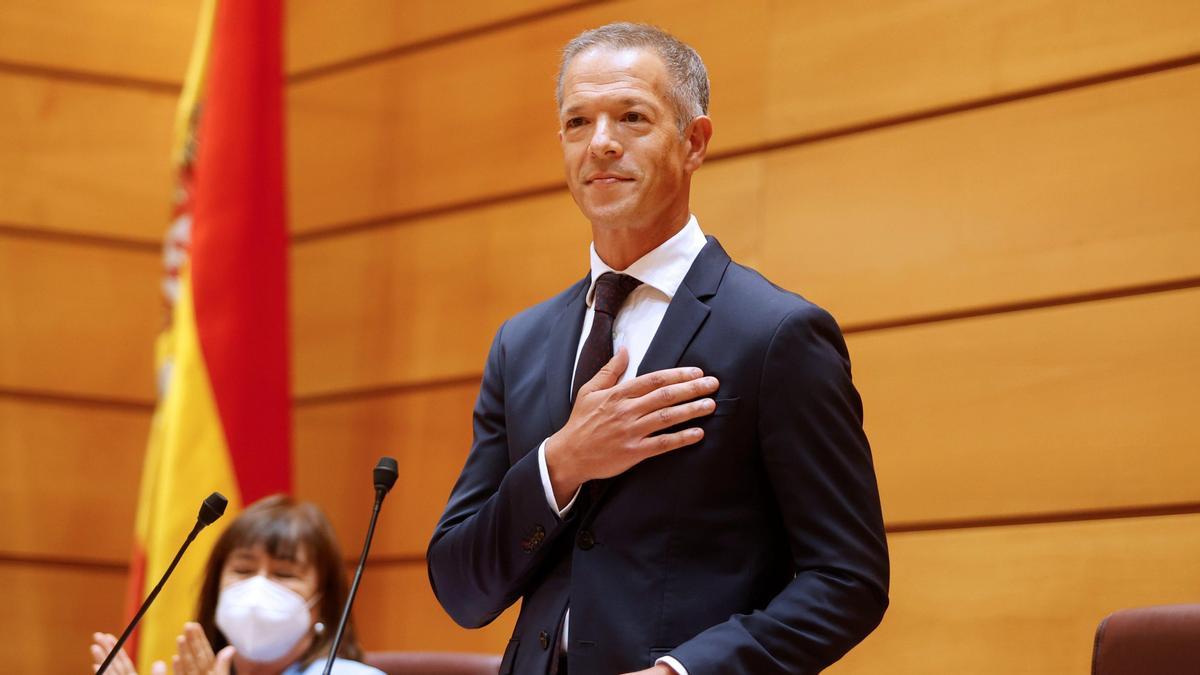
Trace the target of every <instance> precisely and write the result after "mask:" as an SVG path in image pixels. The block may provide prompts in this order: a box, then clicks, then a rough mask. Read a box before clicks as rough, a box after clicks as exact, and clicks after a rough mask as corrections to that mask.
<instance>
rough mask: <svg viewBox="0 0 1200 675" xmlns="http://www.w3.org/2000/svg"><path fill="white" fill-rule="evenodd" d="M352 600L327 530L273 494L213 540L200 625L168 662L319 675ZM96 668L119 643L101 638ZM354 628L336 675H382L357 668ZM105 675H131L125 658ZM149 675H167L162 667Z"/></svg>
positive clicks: (178, 668)
mask: <svg viewBox="0 0 1200 675" xmlns="http://www.w3.org/2000/svg"><path fill="white" fill-rule="evenodd" d="M348 594H349V584H347V582H346V576H345V573H344V571H343V562H342V557H341V553H340V552H339V551H338V546H337V541H336V540H335V539H334V537H333V528H332V527H331V526H330V524H329V521H328V520H327V519H326V518H325V515H324V514H323V513H321V510H320V509H319V508H318V507H317V506H316V505H315V504H311V503H308V502H296V501H294V500H292V499H291V498H290V497H285V496H283V495H276V496H273V497H267V498H265V499H262V500H260V501H258V502H255V503H254V504H253V505H251V506H250V507H249V508H247V509H246V510H245V511H242V513H241V514H239V515H238V517H237V518H236V519H234V521H233V522H232V523H230V525H229V528H228V529H227V530H225V532H224V533H223V534H221V536H220V538H219V539H217V543H216V545H215V546H214V547H213V550H212V554H211V555H210V556H209V558H208V565H207V567H206V568H205V573H204V583H203V584H202V585H201V587H200V602H199V604H198V606H197V610H196V615H197V622H196V623H188V624H185V625H184V629H183V634H182V635H180V636H179V638H178V639H177V641H176V644H177V646H178V653H177V654H176V655H175V656H174V657H173V658H172V664H173V670H174V672H175V673H176V675H209V674H210V673H217V674H218V675H224V674H225V673H229V672H230V664H232V665H233V667H234V669H236V670H235V672H237V674H238V675H320V673H322V672H323V671H324V668H325V658H324V657H325V655H327V654H328V653H329V647H330V645H331V644H332V642H333V633H334V631H335V630H336V629H337V623H338V619H339V618H340V617H341V612H342V606H343V605H344V604H345V602H346V597H347V595H348ZM94 638H95V644H93V645H92V648H91V651H92V659H93V661H95V664H96V667H99V665H100V663H102V662H103V661H104V658H105V656H107V655H108V652H109V650H111V649H112V648H113V646H115V645H116V642H117V640H116V638H114V637H113V636H112V635H109V634H106V633H105V634H102V633H97V634H95V636H94ZM361 658H362V649H360V648H359V646H358V641H357V639H356V638H355V634H354V624H353V622H350V623H349V624H348V625H347V626H346V633H345V635H344V636H343V638H342V644H341V646H340V648H339V649H338V658H337V659H336V660H335V661H334V665H333V670H332V672H333V673H336V674H338V675H368V674H375V675H381V674H380V671H378V670H376V669H374V668H371V667H370V666H366V665H363V664H361V663H356V661H358V660H360V659H361ZM107 672H109V673H113V674H114V675H137V673H136V671H135V670H134V667H133V662H132V661H131V660H130V659H129V657H128V656H127V655H126V654H124V653H121V654H119V655H118V656H117V658H115V659H113V662H112V664H111V665H110V666H109V669H108V671H107ZM154 673H155V674H156V675H157V674H159V673H162V674H165V673H166V665H165V664H164V663H162V662H161V661H160V662H158V663H156V664H155V665H154Z"/></svg>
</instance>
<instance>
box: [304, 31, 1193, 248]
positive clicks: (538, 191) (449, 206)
mask: <svg viewBox="0 0 1200 675" xmlns="http://www.w3.org/2000/svg"><path fill="white" fill-rule="evenodd" d="M1197 64H1200V54H1189V55H1187V56H1184V57H1180V58H1175V59H1169V60H1166V61H1158V62H1155V63H1150V64H1144V65H1141V66H1136V67H1132V68H1124V69H1121V70H1115V71H1111V72H1107V73H1103V74H1099V75H1092V76H1087V77H1081V78H1075V79H1071V80H1064V81H1061V82H1057V83H1053V84H1048V85H1043V86H1038V87H1032V88H1029V89H1023V90H1019V91H1015V92H1011V93H1008V94H1001V95H998V96H988V97H983V98H977V99H971V100H968V101H960V102H958V103H953V104H948V105H943V106H936V107H933V108H927V109H925V110H919V111H916V112H911V113H904V114H898V115H890V116H886V117H881V118H878V119H875V120H869V121H866V122H862V123H857V124H852V125H846V126H841V127H833V128H830V129H825V130H818V131H814V132H811V133H806V134H800V135H797V136H789V137H786V138H782V139H778V140H774V141H768V142H763V143H756V144H751V145H746V146H743V147H739V148H731V149H729V150H725V151H722V152H715V153H713V154H712V155H710V156H709V157H708V159H707V160H706V161H708V162H722V161H726V160H730V159H737V158H741V157H746V156H748V155H755V154H769V153H772V152H777V151H781V150H787V149H793V148H797V147H802V146H806V145H815V144H818V143H823V142H826V141H831V140H835V139H839V138H844V137H847V136H853V135H856V134H863V133H868V132H872V131H879V130H883V129H889V128H894V127H899V126H903V125H906V124H914V123H918V122H924V121H927V120H934V119H940V118H944V117H950V116H953V115H957V114H960V113H967V112H972V111H976V110H981V109H983V108H989V107H992V106H999V105H1004V104H1008V103H1014V102H1018V101H1024V100H1028V99H1032V98H1036V97H1040V96H1048V95H1052V94H1059V93H1064V92H1069V91H1074V90H1078V89H1084V88H1087V87H1094V86H1100V85H1104V84H1110V83H1113V82H1117V81H1120V80H1125V79H1132V78H1136V77H1141V76H1144V75H1152V74H1156V73H1161V72H1166V71H1170V70H1176V69H1180V68H1187V67H1190V66H1194V65H1197ZM565 189H566V183H565V182H562V181H558V182H555V183H553V184H546V185H538V186H533V187H528V188H522V189H519V190H513V191H510V192H503V193H496V194H492V195H485V196H481V197H473V198H471V199H467V200H463V201H457V202H450V203H446V204H442V205H436V206H431V207H422V208H420V209H413V210H408V211H397V212H393V213H389V214H383V215H379V216H372V217H370V218H364V219H359V220H352V221H346V222H342V223H330V224H327V225H318V226H315V227H311V228H306V229H304V230H302V231H299V232H295V233H294V234H292V241H293V242H294V243H297V244H307V243H310V242H314V241H320V240H322V239H327V238H329V237H334V236H342V235H348V234H356V233H359V232H363V231H367V230H374V229H381V228H388V227H396V226H403V225H405V224H407V223H411V222H414V221H418V220H421V219H424V218H429V217H432V216H441V215H447V214H453V213H460V212H464V211H471V210H474V209H478V208H482V207H487V206H495V205H499V204H506V203H512V202H517V201H521V200H524V199H528V198H531V197H538V196H542V195H547V194H553V193H554V192H558V191H560V190H565Z"/></svg>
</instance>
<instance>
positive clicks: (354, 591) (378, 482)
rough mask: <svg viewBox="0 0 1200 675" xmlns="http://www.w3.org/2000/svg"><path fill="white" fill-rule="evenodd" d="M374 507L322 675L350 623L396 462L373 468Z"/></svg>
mask: <svg viewBox="0 0 1200 675" xmlns="http://www.w3.org/2000/svg"><path fill="white" fill-rule="evenodd" d="M374 474H375V505H374V506H373V507H372V508H371V524H370V525H368V526H367V538H366V541H364V542H363V549H362V554H361V555H360V556H359V557H358V567H357V568H355V570H354V581H353V582H351V584H350V595H349V597H347V598H346V605H345V606H344V607H343V608H342V618H341V619H340V620H339V621H338V626H337V632H336V633H334V635H333V644H331V645H330V646H329V658H327V659H326V660H325V670H324V671H323V675H330V671H332V669H333V661H334V659H335V658H337V652H338V648H339V647H341V644H342V636H343V635H344V634H345V632H346V624H348V623H350V608H351V607H353V606H354V597H355V596H356V595H358V584H359V582H360V581H362V575H363V569H364V568H365V567H366V566H367V553H368V552H370V550H371V540H372V539H374V538H375V522H376V521H377V520H378V519H379V510H380V508H381V507H382V506H383V498H384V497H385V496H387V493H388V490H391V489H392V485H394V484H395V483H396V476H397V474H398V467H397V464H396V460H394V459H392V458H391V457H383V458H381V459H380V460H379V463H378V464H377V465H376V466H375V471H374Z"/></svg>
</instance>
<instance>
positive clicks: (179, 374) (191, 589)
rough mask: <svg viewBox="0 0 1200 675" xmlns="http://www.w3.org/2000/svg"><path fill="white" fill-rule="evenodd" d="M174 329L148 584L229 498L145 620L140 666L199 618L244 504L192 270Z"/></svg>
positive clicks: (147, 486) (163, 655)
mask: <svg viewBox="0 0 1200 675" xmlns="http://www.w3.org/2000/svg"><path fill="white" fill-rule="evenodd" d="M174 314H175V316H174V319H175V321H174V326H173V329H172V330H171V331H170V332H169V333H166V334H164V335H165V336H169V339H170V341H171V343H172V344H171V347H172V351H173V352H174V366H173V372H172V373H171V382H170V385H169V386H168V387H167V391H166V393H165V396H164V398H163V400H162V402H161V403H160V405H159V409H158V411H157V412H156V413H155V417H154V427H153V429H152V431H151V434H150V445H149V448H148V450H147V453H146V465H145V466H146V468H145V473H144V475H143V476H142V487H141V501H140V503H139V509H138V521H137V527H138V534H139V538H140V539H141V541H142V542H143V544H144V546H145V553H146V576H145V589H144V590H145V592H146V593H148V592H149V591H150V589H151V588H153V587H154V584H155V583H157V581H158V578H159V577H160V576H161V575H162V573H163V572H164V571H166V569H167V566H168V565H169V564H170V563H171V559H172V558H173V557H174V555H175V551H176V550H177V549H178V548H179V545H180V544H182V543H183V540H184V538H185V537H186V536H187V533H188V532H189V531H190V530H191V528H192V526H193V525H195V523H196V513H197V511H198V510H199V507H200V502H202V501H203V500H204V498H205V497H207V496H208V494H209V493H210V492H213V491H214V490H215V491H218V492H220V493H222V494H224V495H225V496H226V497H228V498H229V508H228V510H227V511H226V512H225V516H224V517H223V518H221V520H219V521H217V523H216V524H214V525H213V526H212V527H209V528H207V529H206V530H204V531H203V532H202V533H201V534H200V535H199V536H198V537H197V538H196V541H195V542H193V543H192V545H191V547H190V548H189V549H188V552H187V554H186V555H185V556H184V557H183V560H181V561H180V563H179V566H178V567H177V568H176V569H175V572H174V573H173V575H172V577H171V582H170V583H168V584H167V585H166V586H165V587H164V588H163V590H162V593H161V594H160V595H159V597H158V600H157V601H156V602H155V604H154V607H153V608H151V609H150V611H149V612H148V613H147V615H146V617H145V618H144V619H143V621H142V625H141V629H140V630H141V637H140V639H139V641H138V659H137V660H138V672H142V673H149V672H150V665H151V663H152V662H153V661H155V660H160V659H161V660H166V661H168V662H170V658H171V656H173V655H174V654H175V637H176V636H177V635H179V632H180V630H181V629H182V628H183V624H184V622H186V621H191V620H194V618H195V611H196V601H197V598H198V597H199V591H200V584H201V582H202V580H203V579H202V576H203V570H204V565H205V563H206V562H207V561H208V554H209V551H211V550H212V546H213V544H214V543H215V542H216V539H217V536H218V535H219V534H220V532H221V531H223V529H224V526H225V525H227V524H228V523H229V522H230V521H231V520H232V519H233V518H234V517H235V516H236V515H237V513H238V511H239V510H240V509H241V507H242V503H241V495H240V494H239V492H238V488H237V482H236V480H235V477H234V472H233V464H232V462H231V460H230V456H229V450H228V448H227V447H226V443H225V437H224V432H223V430H222V428H221V421H220V419H219V418H218V416H217V408H216V404H215V401H214V399H213V394H212V387H211V386H210V384H209V378H208V372H207V370H206V367H205V363H204V357H203V354H202V353H201V351H200V340H199V336H198V333H197V332H196V320H195V316H196V315H195V311H194V306H193V304H192V285H191V274H190V272H189V271H187V270H186V269H185V270H184V272H183V274H182V275H181V278H180V286H179V299H178V304H176V306H175V313H174Z"/></svg>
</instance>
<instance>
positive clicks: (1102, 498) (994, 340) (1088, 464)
mask: <svg viewBox="0 0 1200 675" xmlns="http://www.w3.org/2000/svg"><path fill="white" fill-rule="evenodd" d="M1130 317H1137V320H1136V321H1134V320H1131V319H1130ZM848 342H849V346H850V351H851V357H852V359H853V361H854V368H855V378H856V382H857V383H858V386H859V389H860V391H861V393H862V395H863V398H864V400H865V402H866V418H867V432H868V435H869V436H870V438H871V441H872V446H873V449H874V456H875V466H876V472H877V475H878V478H879V482H880V489H881V492H882V497H883V504H884V515H885V517H886V519H887V522H888V524H889V525H890V526H892V527H906V526H912V525H915V524H922V525H928V524H931V523H937V522H947V521H950V522H954V521H964V520H966V521H970V520H973V519H987V518H1012V517H1029V516H1035V515H1044V514H1059V513H1069V512H1079V511H1092V510H1101V509H1113V508H1142V507H1158V506H1164V505H1170V504H1177V503H1190V502H1194V501H1195V500H1196V496H1197V495H1200V454H1198V453H1195V452H1193V451H1192V449H1193V448H1195V447H1197V445H1200V435H1198V433H1197V432H1196V430H1195V429H1194V425H1193V424H1191V421H1190V419H1191V416H1192V409H1193V408H1194V402H1195V401H1197V400H1200V353H1197V352H1196V350H1194V349H1191V348H1190V346H1191V345H1193V344H1198V343H1200V290H1188V291H1177V292H1171V293H1162V294H1155V295H1147V296H1137V297H1131V298H1125V299H1120V300H1109V301H1103V302H1093V303H1084V304H1079V305H1070V306H1064V307H1055V308H1048V309H1042V310H1036V311H1029V312H1019V313H1014V314H1001V315H995V316H990V317H981V318H975V319H969V320H961V321H953V322H948V323H938V324H931V325H926V326H916V327H910V328H903V329H894V330H887V331H880V332H875V333H866V334H859V335H851V336H850V338H849V340H848ZM477 390H478V383H477V382H476V381H474V380H468V381H466V382H463V383H461V384H453V385H445V386H441V387H437V388H420V389H416V390H413V391H410V392H406V393H400V394H395V395H389V396H381V397H373V398H370V399H366V400H350V401H344V402H339V403H329V404H314V405H306V406H303V407H301V408H300V409H299V410H298V412H297V456H298V460H297V461H298V469H297V473H298V475H299V476H300V479H299V486H300V492H301V494H303V495H304V496H306V497H308V498H311V499H315V500H316V501H318V502H319V503H321V504H322V505H324V506H325V507H326V508H327V509H329V511H330V513H331V517H332V518H333V519H334V521H335V522H337V523H339V531H340V532H341V534H342V536H343V537H344V539H343V541H344V542H347V543H346V544H344V545H346V546H347V547H349V548H351V549H353V548H355V547H356V544H355V543H354V542H357V541H360V540H361V538H362V535H363V533H364V532H365V528H366V517H367V514H369V512H370V500H371V493H370V490H369V489H368V488H367V485H368V471H369V469H370V467H371V466H373V465H374V462H375V460H376V459H377V458H378V456H379V455H382V454H393V455H395V456H397V457H398V458H399V459H400V465H401V472H400V473H401V483H400V487H398V488H397V492H396V494H398V495H400V497H399V500H400V503H401V504H403V506H402V507H399V508H397V507H396V506H395V504H393V510H392V511H390V512H389V513H388V514H386V515H387V517H385V518H384V519H383V524H382V525H381V529H380V538H379V541H378V543H377V545H376V547H375V551H376V553H377V554H379V555H381V556H394V555H402V556H403V555H407V556H420V555H423V554H424V550H425V546H426V545H427V543H428V539H429V534H430V533H431V531H432V527H433V524H434V523H435V522H436V520H437V518H438V516H439V515H440V514H441V510H442V508H443V506H444V504H445V500H446V498H447V496H448V495H449V492H450V488H451V487H452V486H453V484H454V480H455V479H456V478H457V475H458V471H459V470H460V469H461V466H462V463H463V462H464V461H465V459H466V452H467V449H468V447H469V445H470V438H471V436H470V410H471V406H472V405H473V403H474V397H475V394H476V392H477ZM355 485H359V486H360V488H361V489H347V486H355Z"/></svg>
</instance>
